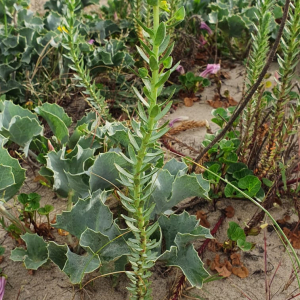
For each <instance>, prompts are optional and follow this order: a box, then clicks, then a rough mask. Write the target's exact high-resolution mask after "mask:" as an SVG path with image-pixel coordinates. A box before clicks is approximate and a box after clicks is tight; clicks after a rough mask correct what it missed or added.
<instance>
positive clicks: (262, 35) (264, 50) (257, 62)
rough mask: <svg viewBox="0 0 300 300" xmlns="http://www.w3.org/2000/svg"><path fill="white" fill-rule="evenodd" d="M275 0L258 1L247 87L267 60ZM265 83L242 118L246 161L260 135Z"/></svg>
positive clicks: (264, 102)
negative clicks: (252, 145) (252, 144)
mask: <svg viewBox="0 0 300 300" xmlns="http://www.w3.org/2000/svg"><path fill="white" fill-rule="evenodd" d="M273 4H274V1H272V0H265V1H258V2H257V5H256V6H257V11H258V12H257V13H258V15H257V18H258V24H257V26H256V27H255V31H256V34H255V35H254V34H252V39H253V45H252V48H251V51H250V54H249V58H248V59H249V62H248V65H249V66H248V68H247V82H246V88H247V89H248V88H250V87H251V86H252V85H253V84H254V83H255V82H256V80H257V79H258V76H259V74H260V73H261V71H262V69H263V67H264V65H265V61H266V59H267V55H268V51H269V48H270V44H269V38H270V36H271V27H270V24H271V21H272V13H271V11H272V5H273ZM262 89H263V84H262V85H261V86H260V87H259V89H258V90H257V91H256V93H255V94H254V96H253V97H252V99H251V101H250V102H249V104H248V105H247V109H246V110H245V111H244V113H243V117H242V118H241V124H242V134H243V139H244V140H243V144H242V148H241V149H242V150H241V153H242V154H241V156H242V157H243V158H244V162H247V161H248V160H249V156H250V154H251V153H254V152H253V151H252V152H251V153H249V151H250V148H251V147H250V145H251V143H252V142H253V139H254V138H255V137H256V136H258V132H257V131H258V127H259V125H260V123H261V120H262V110H263V108H264V107H265V105H266V101H265V99H264V98H263V96H262Z"/></svg>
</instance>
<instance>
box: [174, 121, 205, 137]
mask: <svg viewBox="0 0 300 300" xmlns="http://www.w3.org/2000/svg"><path fill="white" fill-rule="evenodd" d="M208 126H209V125H208V122H207V121H206V120H205V121H184V122H181V123H180V124H179V125H178V126H176V127H174V128H171V129H170V130H169V131H168V134H171V135H173V134H177V133H180V132H181V131H185V130H188V129H194V128H199V127H208Z"/></svg>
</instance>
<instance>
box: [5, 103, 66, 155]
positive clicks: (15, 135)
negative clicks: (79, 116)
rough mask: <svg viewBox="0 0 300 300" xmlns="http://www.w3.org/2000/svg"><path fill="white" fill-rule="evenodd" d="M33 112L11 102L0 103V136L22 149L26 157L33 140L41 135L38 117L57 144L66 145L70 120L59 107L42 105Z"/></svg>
mask: <svg viewBox="0 0 300 300" xmlns="http://www.w3.org/2000/svg"><path fill="white" fill-rule="evenodd" d="M35 112H36V114H34V113H32V112H30V111H29V110H28V109H24V108H22V107H21V106H19V105H15V104H13V102H12V101H7V100H5V101H0V134H2V135H3V136H5V137H7V138H8V139H9V140H10V141H12V142H15V143H16V144H18V145H19V146H20V147H22V148H23V152H24V153H25V155H26V156H27V154H28V150H29V147H30V144H31V142H32V141H33V140H34V138H35V137H37V136H40V135H42V134H43V127H42V125H41V123H40V121H39V119H38V115H39V116H41V117H43V118H44V119H45V121H46V122H47V123H48V125H49V127H50V128H51V130H52V132H53V133H54V134H55V136H56V138H57V141H58V142H59V143H61V144H66V143H67V141H68V140H69V131H68V127H69V126H70V125H71V118H70V117H68V116H67V114H66V113H65V112H64V110H63V109H62V108H61V107H60V106H58V105H57V104H49V103H44V104H43V105H42V106H38V107H36V109H35ZM25 128H26V130H24V129H25Z"/></svg>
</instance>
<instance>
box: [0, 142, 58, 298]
mask: <svg viewBox="0 0 300 300" xmlns="http://www.w3.org/2000/svg"><path fill="white" fill-rule="evenodd" d="M48 150H49V151H55V149H54V147H53V146H52V144H51V142H50V141H49V140H48ZM0 300H1V299H0Z"/></svg>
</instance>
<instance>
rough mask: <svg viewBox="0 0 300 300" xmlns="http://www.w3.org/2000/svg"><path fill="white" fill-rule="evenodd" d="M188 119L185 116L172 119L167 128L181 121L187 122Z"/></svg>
mask: <svg viewBox="0 0 300 300" xmlns="http://www.w3.org/2000/svg"><path fill="white" fill-rule="evenodd" d="M188 119H189V117H186V116H182V117H178V118H175V119H173V120H172V121H171V122H170V123H169V126H170V127H173V125H174V124H175V123H177V122H181V121H186V120H188Z"/></svg>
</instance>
